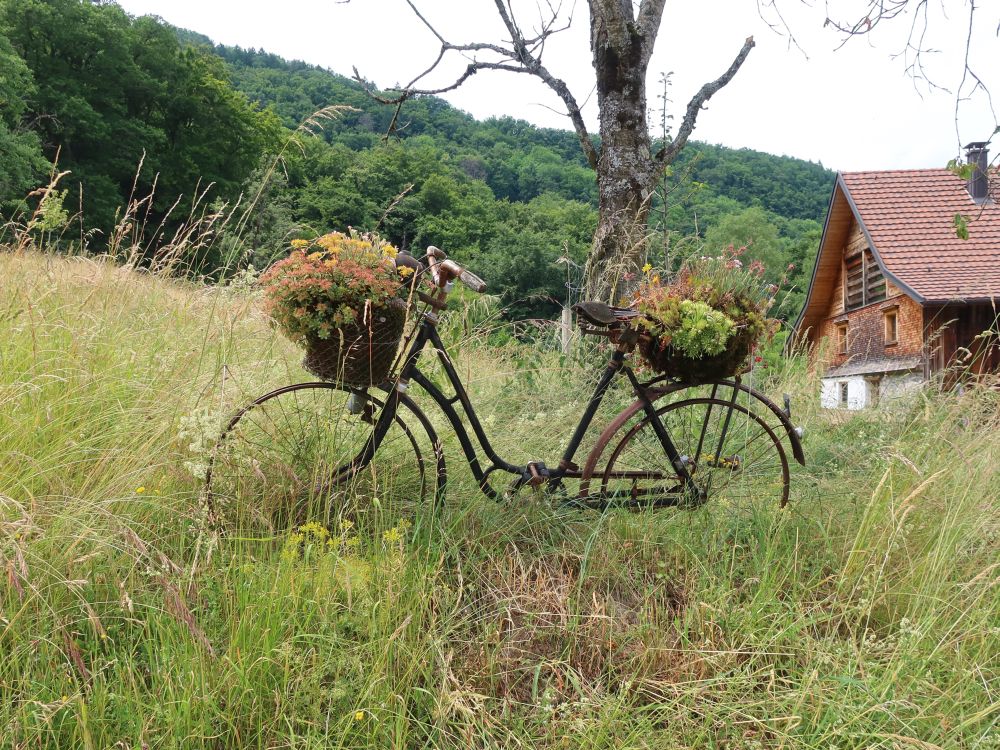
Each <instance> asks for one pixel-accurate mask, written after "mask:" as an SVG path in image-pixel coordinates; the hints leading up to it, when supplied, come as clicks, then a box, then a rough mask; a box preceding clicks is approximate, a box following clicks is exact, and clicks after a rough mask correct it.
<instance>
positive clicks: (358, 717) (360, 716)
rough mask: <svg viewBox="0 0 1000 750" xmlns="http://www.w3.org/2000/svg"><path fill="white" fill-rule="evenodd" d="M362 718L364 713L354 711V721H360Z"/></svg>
mask: <svg viewBox="0 0 1000 750" xmlns="http://www.w3.org/2000/svg"><path fill="white" fill-rule="evenodd" d="M364 718H365V712H364V711H355V712H354V720H355V721H361V720H362V719H364Z"/></svg>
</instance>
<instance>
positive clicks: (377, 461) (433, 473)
mask: <svg viewBox="0 0 1000 750" xmlns="http://www.w3.org/2000/svg"><path fill="white" fill-rule="evenodd" d="M352 396H354V397H355V405H356V406H357V405H360V406H361V407H362V408H361V410H360V412H359V413H352V411H351V410H349V409H348V408H347V406H348V400H349V399H350V398H351V397H352ZM383 406H384V401H383V400H382V399H380V398H377V397H375V396H373V395H371V394H370V393H367V392H364V391H360V390H357V389H353V388H349V387H345V386H342V385H340V384H337V383H332V382H309V383H298V384H295V385H291V386H286V387H284V388H278V389H276V390H274V391H271V392H269V393H266V394H264V395H263V396H260V397H259V398H257V399H255V400H254V401H252V402H251V403H249V404H248V405H247V406H245V407H243V408H242V409H240V410H239V411H238V412H237V413H236V414H235V415H234V416H233V417H232V419H231V420H230V421H229V423H228V424H227V425H226V427H225V428H224V429H223V431H222V433H221V434H220V435H219V438H218V440H217V441H216V444H215V447H214V448H213V451H212V454H211V456H210V459H209V463H208V469H207V471H206V476H205V498H206V503H207V505H208V510H209V514H210V517H211V518H212V519H213V521H214V522H216V523H217V524H219V525H221V526H222V527H223V528H224V529H228V530H230V531H235V532H237V533H239V534H241V535H250V536H253V537H267V536H273V535H275V534H277V533H279V532H281V531H282V530H284V529H287V528H289V527H291V526H294V525H296V524H300V523H302V522H304V521H307V520H315V521H318V522H320V523H323V524H326V525H330V524H331V522H332V519H333V516H334V514H336V513H339V512H342V511H344V510H348V512H351V513H356V512H358V511H359V510H361V509H362V508H363V507H364V506H365V505H366V504H367V505H371V504H372V503H375V504H377V505H383V504H385V503H387V502H389V501H392V502H393V503H394V504H397V505H398V504H401V503H402V504H408V505H413V504H416V503H423V502H426V501H427V500H428V499H429V498H434V499H435V500H436V499H439V498H440V497H441V496H442V493H443V489H444V483H445V477H446V474H445V467H444V456H443V454H442V452H441V446H440V443H439V441H438V439H437V435H436V434H435V432H434V429H433V427H432V426H431V424H430V422H429V421H428V420H427V418H426V417H425V416H424V414H423V413H422V412H421V411H420V410H419V409H418V408H417V407H416V406H415V405H414V404H413V403H412V402H411V401H410V399H408V398H407V397H406V396H401V397H400V403H399V408H398V409H397V413H396V415H395V417H394V419H393V421H392V424H391V425H390V428H389V431H388V432H387V434H386V435H385V437H384V438H383V440H382V441H381V443H380V444H379V445H378V446H377V448H376V451H375V454H374V456H372V457H371V458H367V457H366V456H365V446H366V444H367V441H368V440H369V438H370V436H371V434H372V431H373V423H374V420H375V419H376V418H377V416H378V414H379V412H380V411H381V409H382V407H383ZM355 411H357V409H355ZM349 505H350V506H352V507H351V508H349V509H348V508H347V506H349Z"/></svg>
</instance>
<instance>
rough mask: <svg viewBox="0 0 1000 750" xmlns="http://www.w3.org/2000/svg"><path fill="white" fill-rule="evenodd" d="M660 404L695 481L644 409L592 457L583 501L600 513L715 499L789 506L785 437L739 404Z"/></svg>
mask: <svg viewBox="0 0 1000 750" xmlns="http://www.w3.org/2000/svg"><path fill="white" fill-rule="evenodd" d="M673 395H675V394H663V395H662V396H660V397H659V398H658V399H656V400H655V401H654V406H656V418H657V419H658V420H659V422H660V423H661V424H662V425H663V427H664V428H665V429H666V431H667V433H668V434H669V436H670V439H671V441H672V442H673V444H674V446H675V448H676V449H677V452H678V454H679V455H680V458H681V462H682V463H683V464H684V466H685V468H686V470H687V472H688V474H689V475H690V476H691V479H692V481H693V486H687V485H686V483H685V482H684V481H683V480H682V479H681V477H680V476H679V475H678V472H677V471H676V470H675V469H674V468H673V466H672V465H671V462H670V460H669V459H668V457H667V454H666V450H665V448H664V446H663V444H662V442H661V441H660V438H659V437H658V435H657V434H656V430H655V429H654V427H653V424H652V421H651V419H650V417H649V416H648V415H647V414H646V412H645V411H644V410H643V409H642V408H641V404H639V403H638V402H637V403H636V404H633V405H632V406H631V407H629V408H628V409H626V410H625V411H624V412H622V413H621V414H620V415H619V416H618V417H617V418H616V419H615V420H614V421H612V423H611V424H610V425H608V428H607V429H605V431H604V432H603V433H602V434H601V436H600V437H599V438H598V440H597V443H596V445H595V447H594V449H593V450H592V451H591V453H590V455H589V456H588V458H587V461H586V464H585V465H584V469H583V479H582V481H581V484H580V496H579V501H580V502H582V503H584V504H587V505H591V506H594V507H607V506H612V505H616V506H625V507H630V508H637V509H638V508H645V507H664V506H686V505H693V504H699V503H701V502H704V501H707V500H719V501H722V502H726V503H730V504H734V505H741V504H744V503H747V502H750V501H753V502H760V501H765V502H776V503H778V504H779V505H781V506H784V505H785V504H786V503H787V502H788V488H789V472H788V460H787V458H786V455H785V449H784V447H783V446H782V444H781V440H780V439H779V437H778V435H777V433H776V432H775V431H774V429H773V428H772V427H771V426H770V425H768V423H767V422H766V421H765V420H764V419H763V418H762V417H761V416H759V415H758V414H756V413H755V412H753V411H751V410H750V409H748V408H747V407H745V406H743V405H742V404H737V403H735V402H733V401H729V400H724V399H718V398H711V397H704V398H688V399H682V400H678V401H672V402H668V403H666V404H663V405H659V403H660V402H661V401H669V399H670V398H671V396H673Z"/></svg>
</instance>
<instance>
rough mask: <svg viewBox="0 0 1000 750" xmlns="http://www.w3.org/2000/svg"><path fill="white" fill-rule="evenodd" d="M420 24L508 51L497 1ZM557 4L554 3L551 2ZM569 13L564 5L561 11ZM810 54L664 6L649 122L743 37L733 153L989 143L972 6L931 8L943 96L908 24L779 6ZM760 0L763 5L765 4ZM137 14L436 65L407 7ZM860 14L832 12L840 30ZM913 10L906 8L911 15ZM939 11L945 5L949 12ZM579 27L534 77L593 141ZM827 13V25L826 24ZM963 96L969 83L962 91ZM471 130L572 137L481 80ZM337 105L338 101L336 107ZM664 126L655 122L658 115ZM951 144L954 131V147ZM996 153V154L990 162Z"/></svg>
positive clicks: (723, 115)
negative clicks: (913, 58)
mask: <svg viewBox="0 0 1000 750" xmlns="http://www.w3.org/2000/svg"><path fill="white" fill-rule="evenodd" d="M417 1H418V3H419V7H421V9H422V10H423V12H424V14H425V16H426V17H427V18H428V20H429V21H430V22H431V23H433V24H434V25H435V26H436V27H437V28H438V30H439V31H440V32H441V33H442V35H443V36H444V37H445V38H446V39H448V41H450V42H453V43H461V42H471V41H495V40H497V39H502V37H503V34H502V29H501V27H500V25H499V20H498V18H497V13H496V10H495V7H494V4H493V2H491V0H417ZM552 1H553V0H550V2H552ZM572 2H573V0H563V5H564V8H569V7H570V6H571V5H572ZM780 2H781V3H782V4H781V5H780V8H781V10H782V12H783V15H784V18H785V20H786V21H787V23H788V25H789V26H791V27H792V30H793V31H794V32H795V37H796V40H797V42H798V43H799V45H800V46H801V47H802V49H803V50H804V53H803V51H799V50H798V49H796V48H795V47H794V46H790V45H789V39H788V37H787V36H782V35H779V34H777V33H775V32H774V31H772V30H770V29H769V28H768V25H767V23H766V22H767V21H771V22H773V23H778V18H777V17H776V16H775V15H774V13H773V12H771V13H768V12H767V11H766V10H765V11H764V17H763V18H762V17H761V15H760V14H759V13H758V2H756V1H755V0H688V1H687V2H683V3H680V2H672V3H668V5H667V11H666V13H665V16H664V21H663V25H662V27H661V31H660V36H659V39H658V40H657V45H656V53H655V54H654V56H653V60H652V63H651V64H650V67H649V92H648V95H649V104H650V107H651V109H654V110H658V109H659V106H660V103H659V99H658V94H659V93H660V91H661V87H660V86H659V84H658V80H659V79H660V75H661V73H663V72H666V71H672V72H673V79H672V80H673V82H672V86H671V87H670V90H669V97H670V99H671V100H672V104H670V109H669V111H672V112H674V113H675V114H676V116H677V120H679V119H680V116H681V114H682V113H683V111H684V108H685V106H686V104H687V101H688V100H689V99H690V98H691V96H692V95H693V94H694V92H695V91H696V90H697V89H698V88H699V87H700V86H701V85H702V84H703V83H704V82H706V81H708V80H711V79H714V78H716V77H717V76H719V75H720V74H721V73H722V72H723V71H724V70H725V69H726V68H727V67H728V66H729V64H730V62H731V61H732V59H733V57H735V55H736V53H737V52H738V51H739V49H740V47H741V45H742V43H743V40H744V39H745V38H746V37H747V36H750V35H753V36H754V39H755V40H756V42H757V46H756V48H755V49H754V50H753V51H752V52H751V54H750V56H749V58H748V59H747V61H746V63H745V64H744V66H743V68H742V69H741V70H740V72H739V73H738V74H737V76H736V78H734V79H733V81H732V82H731V83H730V84H729V85H728V86H727V87H726V88H724V89H722V90H721V91H719V92H718V93H717V94H716V95H715V96H714V97H713V99H712V100H711V101H710V103H709V105H708V108H707V109H706V110H704V111H703V112H702V113H701V114H700V115H699V118H698V125H697V128H696V130H695V132H694V135H693V137H694V138H695V139H697V140H701V141H707V142H709V143H719V144H723V145H726V146H731V147H734V148H740V147H747V148H752V149H757V150H760V151H766V152H769V153H773V154H787V155H789V156H796V157H799V158H803V159H810V160H812V161H820V162H822V163H823V164H824V165H825V166H827V167H830V168H832V169H839V170H863V169H908V168H921V167H940V166H944V165H945V164H946V163H947V161H948V160H949V159H950V158H952V157H954V156H957V155H959V154H960V148H959V146H960V144H965V143H967V142H969V141H974V140H986V139H988V138H989V137H990V135H991V134H992V132H993V130H994V128H995V124H994V123H995V117H994V115H993V113H992V111H991V109H990V106H989V102H988V98H987V97H986V96H984V95H982V94H981V93H979V94H977V95H976V96H974V97H972V98H971V99H970V100H968V101H964V102H963V103H962V104H961V106H960V108H959V118H958V127H957V129H956V119H955V101H956V98H955V94H954V91H955V90H956V89H957V88H958V86H959V84H960V82H961V77H962V72H963V60H962V58H963V55H964V49H965V38H966V36H967V34H968V31H969V13H968V6H967V2H968V0H930V2H929V3H928V6H927V7H928V14H929V21H930V23H929V26H930V30H929V32H928V34H927V36H926V39H925V46H927V47H932V48H935V49H937V50H940V51H939V52H938V53H936V54H932V55H929V56H926V58H925V63H926V65H927V66H928V73H929V75H930V77H931V79H932V80H933V81H934V82H935V83H936V84H938V85H940V86H943V87H946V88H948V89H950V92H949V91H940V90H929V89H928V86H927V85H926V84H923V83H921V82H920V81H914V80H913V79H911V78H909V77H907V75H906V71H905V68H906V62H904V59H903V58H902V57H899V56H897V57H895V59H894V57H893V56H894V55H895V54H896V53H899V52H901V51H903V50H904V48H905V45H906V39H907V35H908V32H909V30H910V27H911V24H912V21H913V18H912V16H906V17H902V18H897V19H895V20H894V21H893V22H891V23H885V24H883V25H882V26H881V27H879V28H876V32H877V33H876V34H874V35H873V36H872V37H871V38H870V39H868V38H857V39H853V40H851V41H850V42H849V43H848V44H847V45H846V46H844V47H843V48H842V49H840V50H838V51H835V47H837V46H838V44H839V42H840V38H839V37H838V36H837V34H836V32H834V31H832V30H831V29H830V28H826V29H824V28H823V21H824V19H825V18H826V11H825V10H824V3H823V2H821V1H820V0H780ZM765 3H766V0H760V4H762V5H763V4H765ZM119 4H120V5H121V6H122V7H124V8H125V10H126V11H127V12H129V13H131V14H133V15H145V14H153V15H157V16H160V17H161V18H163V19H164V20H166V21H168V22H169V23H172V24H174V25H176V26H181V27H184V28H187V29H191V30H193V31H197V32H200V33H202V34H205V35H207V36H209V37H211V38H212V39H213V40H214V41H216V42H219V43H222V44H229V45H239V46H241V47H254V48H263V49H265V50H267V51H269V52H274V53H276V54H279V55H281V56H282V57H286V58H290V59H299V60H304V61H306V62H308V63H312V64H315V65H319V66H322V67H325V68H329V69H330V70H333V71H334V72H336V73H340V74H342V75H350V74H351V68H352V66H357V68H358V70H359V71H360V72H361V74H362V75H363V76H365V77H366V78H368V79H369V80H372V81H374V82H376V83H377V84H378V85H379V86H383V87H387V86H391V85H392V84H395V83H399V82H406V81H408V80H409V79H410V78H412V77H413V76H414V75H415V73H416V72H417V71H420V70H423V69H425V68H426V67H427V66H428V65H429V64H430V63H431V62H432V61H433V59H434V58H435V56H436V54H437V51H438V44H437V42H436V40H435V39H434V37H433V36H432V35H431V34H430V32H429V31H427V29H425V28H424V27H422V26H421V25H420V24H419V22H418V21H417V20H416V18H415V16H414V15H413V13H412V11H411V10H410V9H409V7H408V6H407V4H406V3H405V2H404V0H352V1H351V2H349V3H346V4H345V3H338V2H335V1H334V0H280V1H279V0H119ZM867 4H868V2H867V0H829V6H831V7H833V8H836V9H837V12H842V13H844V14H845V17H847V16H849V15H850V13H851V9H852V8H855V15H858V11H857V10H856V9H858V8H862V7H865V6H867ZM912 4H913V3H912V2H911V5H912ZM942 4H946V5H947V6H948V10H947V13H946V12H945V11H944V10H943V9H942ZM978 4H979V5H982V6H983V7H982V8H980V9H978V10H977V11H976V16H975V24H974V29H973V54H972V56H971V58H970V63H971V66H972V68H973V70H974V71H975V72H976V73H978V74H979V75H980V77H982V78H983V80H984V81H985V82H986V83H987V84H992V85H993V86H992V87H993V90H994V92H995V94H996V97H997V101H998V103H1000V38H998V36H997V34H998V23H1000V0H985V1H984V0H978ZM514 8H515V10H520V15H519V16H518V18H519V20H520V22H521V26H522V28H524V29H525V30H527V29H529V28H531V27H532V26H533V21H534V20H535V19H536V18H537V17H538V12H537V10H535V8H536V3H535V2H534V0H526V1H525V2H521V1H520V0H514ZM575 11H576V12H575V18H574V23H573V25H572V26H571V27H570V29H569V30H568V31H566V32H563V33H562V34H559V35H558V36H556V37H554V38H553V39H552V40H551V42H550V44H549V45H548V47H547V48H546V51H545V54H544V57H543V62H544V64H545V65H546V67H547V68H548V69H549V70H550V71H551V72H552V73H553V74H554V75H556V76H558V77H560V78H562V79H564V80H565V81H566V83H567V84H568V85H569V87H570V89H571V91H572V92H573V94H574V96H575V97H576V99H577V101H579V102H584V101H585V100H587V101H588V104H587V106H585V108H584V113H585V116H586V119H587V121H588V127H591V129H592V132H595V131H596V129H597V128H596V115H597V112H596V103H595V102H594V100H593V99H594V98H593V97H592V96H591V94H592V90H593V86H594V83H593V69H592V67H591V63H590V51H589V38H588V30H587V28H586V26H587V20H588V19H587V13H588V11H587V3H586V0H577V2H576V8H575ZM831 12H832V11H831ZM463 68H464V64H463V63H462V62H461V61H460V60H456V61H455V62H454V65H453V66H452V67H451V68H449V69H444V70H442V71H441V75H439V76H437V77H436V78H432V79H429V80H428V81H427V84H428V86H434V85H437V86H440V85H445V84H447V83H448V82H449V75H450V76H451V77H452V78H453V77H454V71H456V70H462V69H463ZM966 88H967V89H968V88H969V83H967V84H966ZM445 98H446V99H447V100H448V101H450V102H451V103H452V104H453V105H454V106H456V107H458V108H460V109H462V110H464V111H466V112H469V113H470V114H472V115H473V116H475V117H477V118H485V117H489V116H492V115H512V116H514V117H519V118H523V119H526V120H529V121H531V122H533V123H536V124H538V125H543V126H548V127H560V128H567V129H569V128H570V127H571V126H570V123H569V121H568V119H567V118H566V116H565V114H564V111H563V110H562V107H561V103H560V101H559V100H558V99H557V98H556V97H555V95H554V94H552V93H551V92H550V91H549V90H548V89H547V88H545V87H544V86H543V85H542V84H541V83H539V82H537V81H535V80H534V79H533V78H531V77H530V76H525V75H516V74H512V73H504V72H493V71H484V72H481V73H479V74H478V75H476V76H474V77H473V78H472V79H470V80H469V81H468V82H467V83H466V84H465V85H464V86H463V87H462V88H460V89H458V90H456V91H455V92H452V93H450V94H448V95H446V96H445ZM331 103H335V102H331ZM654 119H655V120H656V121H657V122H658V120H659V116H658V115H656V114H654ZM956 130H957V132H956ZM998 148H1000V139H998V142H997V143H995V144H994V146H993V152H994V154H995V153H996V151H997V149H998Z"/></svg>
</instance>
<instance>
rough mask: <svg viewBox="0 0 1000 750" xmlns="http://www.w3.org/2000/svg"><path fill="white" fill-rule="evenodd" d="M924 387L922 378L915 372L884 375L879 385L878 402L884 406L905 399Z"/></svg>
mask: <svg viewBox="0 0 1000 750" xmlns="http://www.w3.org/2000/svg"><path fill="white" fill-rule="evenodd" d="M923 386H924V378H923V376H922V375H921V374H920V373H917V372H899V373H893V374H890V375H886V376H885V377H883V378H882V382H881V384H880V385H879V400H880V402H881V403H884V404H891V403H892V402H894V401H899V400H900V399H905V397H907V396H910V395H912V394H913V393H915V392H916V391H919V390H920V389H921V388H923Z"/></svg>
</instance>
